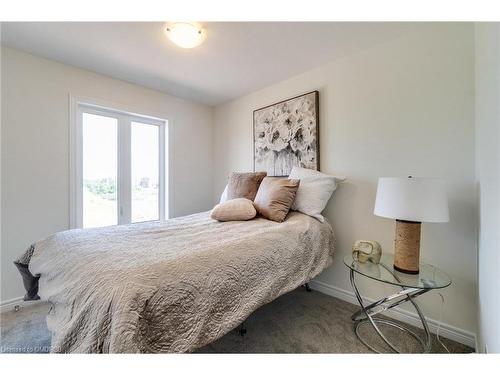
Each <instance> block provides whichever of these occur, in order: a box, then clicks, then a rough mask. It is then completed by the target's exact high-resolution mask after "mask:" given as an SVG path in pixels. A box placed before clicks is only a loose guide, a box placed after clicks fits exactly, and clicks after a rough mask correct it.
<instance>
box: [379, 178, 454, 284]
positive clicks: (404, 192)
mask: <svg viewBox="0 0 500 375" xmlns="http://www.w3.org/2000/svg"><path fill="white" fill-rule="evenodd" d="M373 213H374V214H375V215H377V216H381V217H387V218H391V219H396V239H395V243H394V269H395V270H397V271H400V272H404V273H409V274H418V272H419V263H420V259H419V258H420V227H421V223H422V222H429V223H441V222H447V221H449V213H448V199H447V197H446V186H445V182H444V180H442V179H438V178H430V177H412V176H408V177H380V178H379V180H378V187H377V197H376V199H375V209H374V211H373Z"/></svg>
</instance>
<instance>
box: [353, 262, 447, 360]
mask: <svg viewBox="0 0 500 375" xmlns="http://www.w3.org/2000/svg"><path fill="white" fill-rule="evenodd" d="M344 264H345V265H346V266H347V267H348V268H349V270H350V280H351V285H352V288H353V289H354V293H355V295H356V299H357V300H358V303H359V305H360V306H361V309H360V310H359V311H357V312H355V313H354V314H353V315H352V316H351V319H352V320H353V321H354V333H355V334H356V336H357V337H358V339H359V340H360V341H361V342H362V343H363V344H364V345H366V346H367V347H368V348H369V349H371V350H372V351H374V352H376V353H380V352H379V351H378V350H376V349H375V348H374V347H373V346H372V345H370V344H369V343H368V342H367V341H366V340H365V339H364V338H363V336H362V335H361V334H360V332H359V328H360V327H361V326H363V325H366V324H371V325H372V326H373V328H374V329H375V332H376V333H377V334H378V335H379V336H380V338H381V339H382V340H383V341H384V342H385V343H386V344H387V346H388V347H389V348H390V349H391V350H392V352H394V353H400V351H399V350H398V348H397V347H396V346H395V345H394V343H392V342H391V341H389V340H388V338H387V337H386V336H385V335H384V334H383V332H382V331H381V330H380V327H379V326H382V325H386V326H391V327H393V328H396V329H399V330H400V331H401V332H405V333H407V334H409V335H410V336H411V337H413V338H414V339H415V340H417V342H418V343H419V344H420V345H421V346H422V351H423V352H424V353H429V352H430V350H431V347H432V338H431V334H430V331H429V326H428V324H427V321H426V319H425V316H424V314H423V313H422V311H421V309H420V307H419V306H418V305H417V303H416V301H415V299H416V297H418V296H420V295H422V294H424V293H427V292H428V291H430V290H433V289H441V288H445V287H447V286H449V285H450V284H451V279H450V277H449V276H448V275H447V274H446V273H445V272H443V271H441V270H440V269H438V268H436V267H434V266H431V265H429V264H422V263H421V264H420V272H419V273H418V274H416V275H410V274H406V273H402V272H399V271H396V270H394V268H393V264H394V255H393V254H384V255H383V256H382V259H381V260H380V263H379V264H374V263H372V262H370V261H368V262H366V263H360V262H358V261H356V260H354V259H353V258H352V255H347V256H345V257H344ZM355 275H361V276H365V277H368V278H370V279H372V280H375V281H378V282H381V283H385V284H392V285H394V286H397V287H400V288H401V291H399V292H397V293H394V294H391V295H389V296H386V297H384V298H382V299H380V300H378V301H376V302H373V303H371V304H369V305H365V303H364V302H363V299H362V298H361V295H360V293H359V290H358V287H357V286H356V280H355ZM405 302H409V303H411V304H412V305H413V308H414V309H415V311H416V312H417V314H418V316H419V318H420V321H421V322H422V326H423V328H424V332H425V338H422V337H420V336H419V335H417V334H416V333H415V332H413V331H412V330H410V329H408V328H406V327H405V326H403V325H402V324H399V323H397V322H395V321H393V320H389V319H385V318H383V317H376V315H378V314H380V313H382V312H384V311H387V310H390V309H392V308H394V307H396V306H399V305H401V304H402V303H405Z"/></svg>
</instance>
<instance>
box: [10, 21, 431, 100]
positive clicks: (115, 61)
mask: <svg viewBox="0 0 500 375" xmlns="http://www.w3.org/2000/svg"><path fill="white" fill-rule="evenodd" d="M203 26H204V27H205V28H206V30H207V39H206V40H205V42H204V43H203V44H202V45H201V46H199V47H197V48H194V49H191V50H185V49H182V48H179V47H177V46H175V45H173V44H172V42H170V40H168V39H167V38H166V37H165V35H164V34H163V24H162V23H155V22H62V23H51V22H47V23H44V22H13V23H2V34H1V35H2V44H3V45H6V46H9V47H13V48H17V49H20V50H24V51H27V52H30V53H33V54H36V55H40V56H43V57H46V58H50V59H54V60H57V61H60V62H63V63H66V64H70V65H74V66H77V67H80V68H84V69H88V70H91V71H94V72H97V73H101V74H105V75H108V76H111V77H114V78H118V79H122V80H125V81H129V82H133V83H136V84H140V85H143V86H146V87H150V88H154V89H157V90H161V91H164V92H167V93H169V94H173V95H177V96H180V97H184V98H188V99H193V100H196V101H199V102H202V103H205V104H209V105H217V104H220V103H223V102H225V101H228V100H230V99H234V98H236V97H239V96H242V95H245V94H247V93H250V92H252V91H255V90H258V89H260V88H263V87H266V86H268V85H270V84H273V83H276V82H279V81H281V80H284V79H286V78H289V77H291V76H293V75H296V74H299V73H301V72H304V71H306V70H309V69H311V68H314V67H316V66H319V65H322V64H324V63H326V62H328V61H330V60H332V59H335V58H339V57H342V56H344V55H347V54H350V53H353V52H356V51H359V50H362V49H365V48H369V47H370V46H372V45H374V44H378V43H382V42H384V41H386V40H389V39H393V38H396V37H399V36H401V35H402V34H404V33H407V32H410V31H412V30H414V29H415V28H417V27H426V24H415V23H339V22H321V23H312V22H311V23H308V22H300V23H297V22H286V23H283V22H267V23H264V22H229V23H219V22H217V23H212V22H210V23H204V24H203Z"/></svg>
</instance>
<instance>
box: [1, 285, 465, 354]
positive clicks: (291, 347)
mask: <svg viewBox="0 0 500 375" xmlns="http://www.w3.org/2000/svg"><path fill="white" fill-rule="evenodd" d="M49 309H50V306H49V305H48V304H35V305H33V306H30V307H24V308H22V309H21V310H20V311H18V312H14V311H11V312H6V313H3V314H1V315H0V326H1V336H0V352H3V353H12V352H15V353H46V352H48V351H50V333H49V331H48V330H47V326H46V323H45V316H46V314H47V312H48V311H49ZM356 310H357V306H355V305H352V304H350V303H347V302H344V301H341V300H339V299H336V298H333V297H330V296H327V295H325V294H322V293H320V292H317V291H313V292H311V293H308V292H306V291H305V289H303V288H299V289H297V290H295V291H293V292H291V293H288V294H286V295H284V296H282V297H280V298H278V299H277V300H275V301H274V302H272V303H270V304H268V305H266V306H263V307H261V308H260V309H259V310H257V311H256V312H254V313H253V314H252V315H251V316H250V317H249V318H248V319H247V321H246V322H245V328H246V329H247V333H246V335H245V336H244V337H241V336H240V335H239V334H238V332H237V331H236V330H235V331H232V332H229V333H228V334H227V335H225V336H224V337H222V338H220V339H219V340H218V341H216V342H214V343H212V344H210V345H207V346H206V347H204V348H201V349H200V350H199V352H200V353H371V351H370V350H369V349H368V348H367V347H365V346H364V345H363V344H362V343H361V342H360V341H359V340H358V339H357V338H356V336H355V335H354V333H353V328H352V322H351V320H350V316H351V314H352V313H353V312H354V311H356ZM411 329H412V330H415V332H417V333H420V334H422V333H423V332H422V331H421V330H418V329H416V328H413V327H411ZM383 331H384V333H386V334H387V336H388V337H389V338H391V339H392V340H393V342H394V343H395V344H397V345H398V347H400V348H401V350H402V351H403V352H416V351H418V350H419V346H418V344H417V343H416V341H415V340H414V339H412V338H411V337H410V336H409V335H404V334H401V332H400V331H399V330H397V329H395V328H390V327H383ZM362 333H363V334H364V335H366V337H367V338H368V340H369V342H370V343H372V344H373V345H374V346H376V347H378V348H380V349H381V350H383V349H384V346H383V344H382V342H381V340H380V339H378V336H376V335H375V334H373V329H372V328H370V327H369V326H366V327H364V328H362ZM442 341H443V343H444V344H445V345H446V347H447V348H448V350H449V351H450V352H452V353H470V352H472V349H471V348H469V347H467V346H465V345H462V344H459V343H456V342H453V341H451V340H447V339H442ZM433 352H435V353H444V352H446V351H445V349H444V348H443V347H442V346H441V345H440V344H439V343H438V342H437V340H436V338H435V336H433Z"/></svg>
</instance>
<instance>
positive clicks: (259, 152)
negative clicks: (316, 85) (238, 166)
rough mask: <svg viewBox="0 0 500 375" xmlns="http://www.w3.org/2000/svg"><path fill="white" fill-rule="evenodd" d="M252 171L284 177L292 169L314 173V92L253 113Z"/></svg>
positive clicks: (316, 131)
mask: <svg viewBox="0 0 500 375" xmlns="http://www.w3.org/2000/svg"><path fill="white" fill-rule="evenodd" d="M253 126H254V166H255V171H265V172H267V174H268V176H288V175H289V174H290V171H291V170H292V167H293V166H300V167H303V168H309V169H316V170H317V169H318V168H319V160H318V144H319V143H318V91H313V92H311V93H308V94H305V95H302V96H299V97H296V98H293V99H289V100H286V101H283V102H280V103H276V104H273V105H270V106H268V107H265V108H261V109H258V110H256V111H254V113H253Z"/></svg>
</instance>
